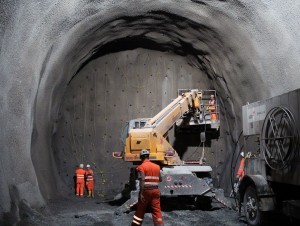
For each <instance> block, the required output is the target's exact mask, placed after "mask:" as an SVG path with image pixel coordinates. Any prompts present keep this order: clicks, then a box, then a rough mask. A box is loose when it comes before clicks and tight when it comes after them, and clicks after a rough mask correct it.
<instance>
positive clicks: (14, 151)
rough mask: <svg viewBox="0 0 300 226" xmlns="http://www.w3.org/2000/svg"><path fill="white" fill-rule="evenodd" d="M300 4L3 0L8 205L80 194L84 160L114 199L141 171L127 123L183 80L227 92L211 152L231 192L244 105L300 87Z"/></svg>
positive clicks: (6, 208) (1, 203)
mask: <svg viewBox="0 0 300 226" xmlns="http://www.w3.org/2000/svg"><path fill="white" fill-rule="evenodd" d="M299 12H300V6H299V3H295V1H291V0H290V1H284V2H283V1H279V0H275V1H274V0H273V1H267V0H265V1H256V0H254V1H251V2H249V1H238V0H232V1H229V0H228V1H224V0H223V1H221V0H220V1H209V0H206V1H204V0H203V1H198V0H191V1H177V0H170V1H126V2H121V3H120V2H119V1H88V0H82V1H50V0H44V1H36V0H35V1H33V0H28V1H26V2H24V1H5V0H4V1H2V2H1V9H0V18H1V27H0V34H1V39H0V40H1V53H0V75H1V76H0V87H1V88H0V93H1V95H0V104H1V116H2V117H1V118H0V126H1V136H0V144H1V149H0V153H1V158H0V165H1V167H0V169H1V174H0V175H1V176H0V180H1V183H0V190H1V193H0V212H1V213H3V214H4V215H3V216H4V217H5V216H6V215H5V213H8V212H11V213H12V214H13V216H15V219H17V216H19V215H20V212H21V210H20V208H21V206H24V203H26V205H29V206H32V207H38V206H41V205H44V204H45V203H46V200H47V199H49V198H55V197H57V196H59V195H73V192H74V188H73V173H74V170H75V168H76V166H77V165H78V164H79V163H85V164H87V163H89V164H91V165H92V167H94V169H95V171H96V174H97V187H96V189H97V193H98V195H99V196H100V197H103V198H110V197H113V196H114V195H115V194H117V193H118V192H119V191H121V189H122V188H123V187H124V184H125V183H126V181H127V179H128V178H127V176H128V169H129V167H130V164H126V163H124V162H123V161H121V160H119V161H118V160H115V159H112V157H111V152H112V151H119V150H120V149H122V147H123V145H122V142H121V141H120V137H121V134H122V127H123V126H124V123H125V122H126V121H127V120H129V119H132V118H137V117H151V116H153V115H155V114H156V113H157V112H158V111H159V110H160V109H161V108H162V107H164V106H165V105H166V104H167V103H169V101H170V100H171V99H172V98H174V97H175V96H176V93H177V89H178V88H198V89H216V90H217V92H218V98H219V103H220V105H221V108H222V110H221V111H222V112H221V113H222V121H221V137H220V139H219V140H218V141H216V142H214V143H213V145H212V147H211V150H210V153H209V154H208V155H210V157H211V158H210V159H211V160H210V164H211V165H212V167H213V168H214V177H215V179H216V182H217V185H220V186H221V187H223V188H225V189H228V187H229V182H230V177H229V175H230V168H231V167H230V159H231V154H232V152H233V149H234V148H235V145H234V142H236V140H237V138H238V135H239V133H240V132H241V106H242V105H243V104H246V102H252V101H256V100H259V99H263V98H267V97H269V96H273V95H277V94H281V93H284V92H286V91H289V90H293V89H296V88H299V87H300V81H299V79H297V78H299V75H298V68H299V65H300V56H299V53H300V51H299V38H300V37H299V33H298V30H299V28H300V25H299V16H298V15H299ZM191 154H193V153H191ZM183 156H184V155H183ZM189 156H190V154H188V156H186V158H188V157H189ZM22 200H23V201H22ZM24 200H25V201H24ZM22 203H23V204H22Z"/></svg>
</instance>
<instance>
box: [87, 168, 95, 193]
mask: <svg viewBox="0 0 300 226" xmlns="http://www.w3.org/2000/svg"><path fill="white" fill-rule="evenodd" d="M86 168H87V169H86V171H85V180H86V187H87V190H88V197H91V198H94V187H95V178H94V171H93V170H92V169H91V166H90V165H89V164H87V165H86Z"/></svg>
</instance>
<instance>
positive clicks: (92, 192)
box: [91, 190, 94, 198]
mask: <svg viewBox="0 0 300 226" xmlns="http://www.w3.org/2000/svg"><path fill="white" fill-rule="evenodd" d="M91 194H92V198H94V190H92V191H91Z"/></svg>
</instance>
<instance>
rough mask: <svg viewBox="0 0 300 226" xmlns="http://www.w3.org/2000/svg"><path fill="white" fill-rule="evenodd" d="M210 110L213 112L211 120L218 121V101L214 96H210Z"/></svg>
mask: <svg viewBox="0 0 300 226" xmlns="http://www.w3.org/2000/svg"><path fill="white" fill-rule="evenodd" d="M208 105H209V106H208V110H210V112H211V120H212V121H216V120H217V114H216V99H215V96H214V95H210V100H209V101H208Z"/></svg>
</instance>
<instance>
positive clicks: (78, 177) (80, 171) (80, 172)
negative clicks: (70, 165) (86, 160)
mask: <svg viewBox="0 0 300 226" xmlns="http://www.w3.org/2000/svg"><path fill="white" fill-rule="evenodd" d="M75 175H76V183H84V175H85V170H84V169H81V168H79V169H77V170H76V171H75Z"/></svg>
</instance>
